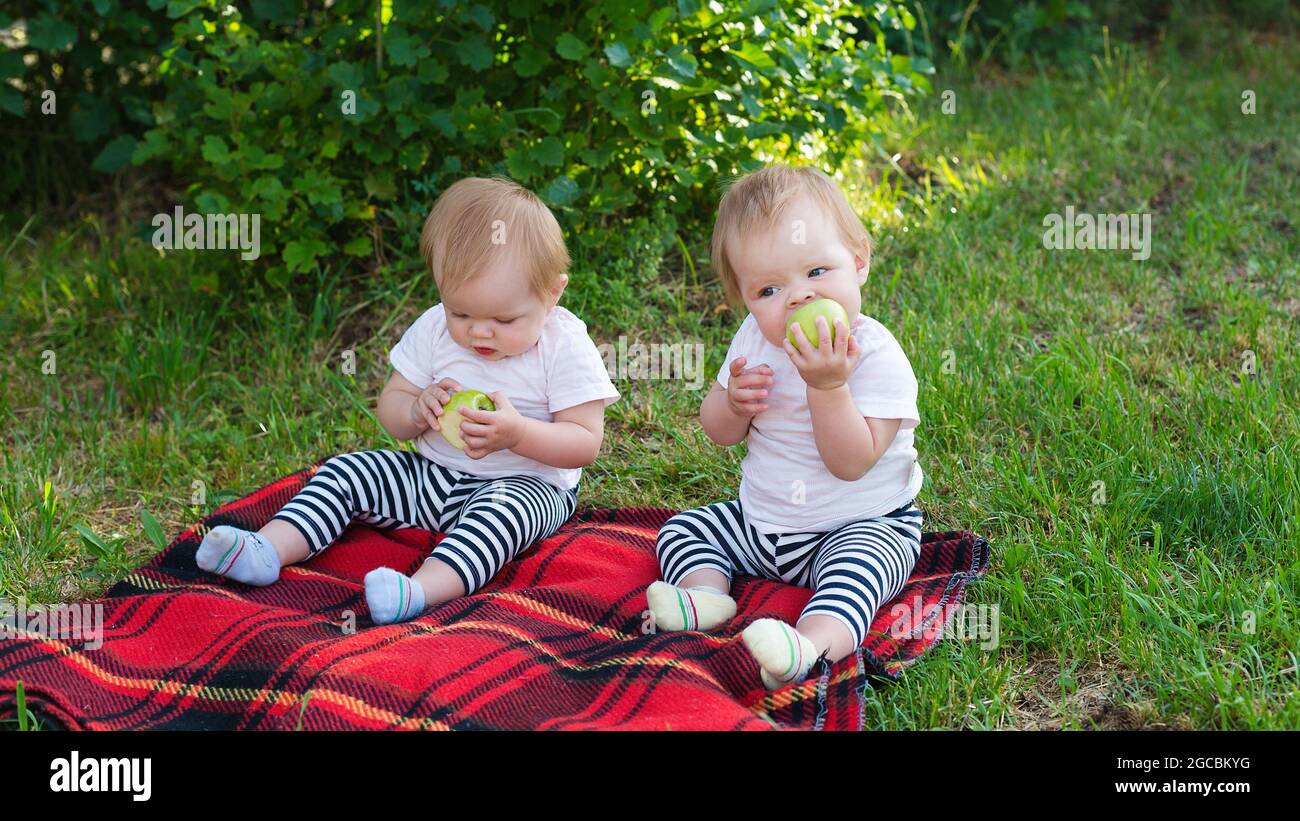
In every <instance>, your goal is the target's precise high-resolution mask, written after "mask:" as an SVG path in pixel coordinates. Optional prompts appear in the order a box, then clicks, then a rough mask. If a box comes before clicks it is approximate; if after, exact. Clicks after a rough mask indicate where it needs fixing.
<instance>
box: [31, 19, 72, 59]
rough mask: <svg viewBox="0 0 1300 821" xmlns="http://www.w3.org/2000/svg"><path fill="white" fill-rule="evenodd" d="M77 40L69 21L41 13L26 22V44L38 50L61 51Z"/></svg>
mask: <svg viewBox="0 0 1300 821" xmlns="http://www.w3.org/2000/svg"><path fill="white" fill-rule="evenodd" d="M75 42H77V30H76V29H75V28H73V27H72V24H71V23H68V22H66V21H64V20H60V19H59V18H57V17H55V16H54V15H52V14H42V15H41V16H39V17H37V18H35V19H33V20H32V21H31V22H30V23H28V24H27V44H28V45H30V46H31V47H32V48H34V49H36V50H38V51H61V50H63V49H65V48H67V47H68V46H70V45H72V44H73V43H75Z"/></svg>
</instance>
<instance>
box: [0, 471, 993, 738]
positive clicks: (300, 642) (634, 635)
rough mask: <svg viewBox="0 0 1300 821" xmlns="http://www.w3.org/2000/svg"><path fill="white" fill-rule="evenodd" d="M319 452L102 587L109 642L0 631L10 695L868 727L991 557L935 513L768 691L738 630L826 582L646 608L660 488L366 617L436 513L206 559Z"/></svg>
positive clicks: (73, 707)
mask: <svg viewBox="0 0 1300 821" xmlns="http://www.w3.org/2000/svg"><path fill="white" fill-rule="evenodd" d="M324 462H325V460H324V459H322V460H320V462H317V463H316V464H315V465H312V466H311V467H308V468H304V469H303V470H300V471H297V472H295V473H292V474H290V475H288V476H285V477H283V478H281V479H280V480H278V481H276V482H274V483H272V484H270V485H268V486H266V487H264V488H262V489H261V490H259V491H257V492H255V493H253V494H251V495H249V496H247V497H245V498H243V499H240V500H237V501H234V502H231V503H229V504H227V505H225V506H223V507H221V508H220V509H218V510H216V511H215V512H213V513H212V514H211V515H209V516H208V517H206V518H205V519H204V520H203V521H202V522H201V523H200V524H198V525H196V526H195V527H193V528H190V529H189V530H187V531H185V533H183V534H181V536H180V537H179V538H177V539H176V540H175V541H174V542H172V543H171V545H170V546H168V548H167V549H166V550H164V551H163V552H162V553H159V554H158V555H157V556H156V557H154V559H153V560H152V561H150V562H149V563H148V564H146V565H144V566H143V567H140V568H139V569H138V570H136V571H135V572H133V573H132V574H131V575H130V576H128V577H127V578H126V579H124V580H123V581H122V582H120V583H118V584H116V585H114V586H113V587H112V588H111V589H110V590H109V591H108V592H107V593H106V594H105V596H104V598H102V599H98V600H95V601H93V602H90V604H91V605H92V606H93V605H94V604H97V603H98V604H102V605H103V613H104V620H103V633H102V639H103V644H102V646H101V647H99V648H96V649H87V648H85V647H84V646H83V644H82V642H80V641H77V642H65V641H61V640H59V639H57V638H46V637H43V636H36V635H32V634H27V635H20V636H18V637H16V638H11V639H8V640H4V641H0V717H3V718H12V717H14V715H15V714H16V711H17V707H16V703H17V700H16V692H15V687H16V682H17V681H18V680H20V679H21V680H22V681H23V684H24V688H25V690H26V695H27V705H28V709H29V710H30V711H32V712H33V713H36V714H38V715H41V716H42V717H49V718H52V719H53V720H54V721H55V722H57V723H58V724H60V725H62V726H64V727H66V728H68V729H78V730H80V729H90V730H101V729H110V730H116V729H203V730H214V729H222V730H292V729H296V728H298V727H301V728H302V729H327V730H336V729H456V730H465V729H693V730H694V729H723V730H741V729H772V728H790V729H817V730H822V729H827V730H834V729H859V730H860V729H864V726H863V725H864V716H865V712H864V707H863V703H864V701H863V699H864V694H865V690H866V687H867V686H869V685H870V684H871V683H873V681H882V682H887V681H890V680H894V679H897V678H898V676H899V674H900V673H901V672H902V670H903V669H904V668H905V667H907V666H908V665H909V664H911V663H913V662H915V661H916V660H917V659H918V658H919V657H920V656H921V655H922V654H923V653H924V652H925V650H926V649H927V648H928V647H930V646H932V645H933V644H934V642H935V641H937V640H938V639H939V638H941V631H942V625H944V624H945V623H947V622H948V620H949V619H950V618H951V616H952V615H953V613H954V612H955V609H956V607H957V606H958V605H959V604H960V603H961V600H962V597H963V594H964V591H965V587H966V585H967V584H969V583H970V582H972V581H974V580H976V579H978V578H979V577H980V576H982V575H983V574H984V572H985V570H986V569H987V565H988V559H989V556H988V546H987V544H986V543H985V541H984V540H983V539H980V538H978V537H976V536H975V535H974V534H971V533H965V532H949V533H926V534H925V535H924V537H923V539H922V545H921V557H920V559H919V560H918V562H917V564H916V567H915V569H914V570H913V572H912V576H911V578H910V579H909V581H908V584H907V586H906V587H905V588H904V589H903V592H902V593H901V594H900V596H899V597H897V598H895V599H894V600H893V601H892V602H889V603H886V604H885V605H883V606H882V607H881V608H880V610H879V612H878V613H877V616H876V620H875V622H874V623H873V625H872V631H873V635H871V636H869V637H868V639H867V641H866V642H864V644H863V647H862V648H860V649H859V650H858V651H857V652H856V653H855V654H854V655H851V656H849V657H848V658H846V659H843V660H841V661H840V662H838V663H836V664H834V665H828V664H826V663H825V662H819V663H818V666H816V667H814V669H813V671H812V672H811V673H810V674H809V677H808V678H807V679H806V680H805V681H803V682H800V683H797V684H790V685H787V686H786V687H783V688H782V689H780V690H776V691H773V692H769V691H767V690H765V689H764V688H763V685H762V683H761V682H760V680H759V675H758V666H757V664H756V663H755V662H754V660H753V658H752V657H751V656H750V655H749V652H748V651H747V650H746V649H745V647H744V644H743V642H742V641H741V639H740V633H741V631H742V630H743V629H744V628H745V627H746V626H747V625H749V624H750V623H751V622H753V621H754V620H755V619H757V618H762V617H776V618H782V619H785V620H786V621H788V622H791V623H793V621H794V620H795V619H796V618H797V617H798V615H799V612H800V611H801V610H802V608H803V606H804V604H805V603H806V602H807V600H808V599H809V598H810V597H811V595H812V591H811V590H808V589H804V588H797V587H792V586H790V585H785V584H780V583H778V582H771V581H767V580H765V579H758V578H755V577H752V576H744V575H738V576H737V577H736V582H735V584H734V585H733V589H732V596H733V597H734V598H735V599H736V602H737V616H736V618H734V619H732V620H731V621H730V622H728V623H726V624H724V625H722V626H720V627H719V628H717V629H716V630H714V631H711V632H710V633H699V632H668V633H654V632H653V631H651V630H648V629H646V625H647V623H648V618H647V617H646V616H643V614H644V613H646V600H645V589H646V587H647V586H648V585H649V584H650V583H651V582H652V581H655V580H656V579H658V578H659V567H658V564H657V562H656V560H655V550H654V542H655V535H656V533H657V532H658V529H659V527H660V525H662V524H663V523H664V522H665V521H666V520H667V519H668V517H669V516H671V515H672V514H674V513H675V512H676V511H674V510H668V509H665V508H652V507H640V508H624V509H619V510H588V511H581V512H579V513H578V514H577V515H576V516H574V517H573V518H572V519H571V520H570V521H569V522H567V523H566V524H565V525H564V526H563V527H562V528H561V529H560V530H559V531H558V532H557V533H556V534H555V535H553V536H552V537H551V538H549V539H547V540H545V541H543V542H541V543H539V544H536V545H533V546H532V547H530V548H529V549H528V550H526V551H525V552H524V553H522V554H521V555H520V557H519V558H517V559H516V560H515V561H513V562H511V563H510V564H508V565H507V566H506V567H505V569H503V570H502V571H501V573H500V574H498V576H497V577H496V578H494V579H493V580H492V581H491V582H490V583H489V584H488V585H487V586H485V587H484V588H482V589H481V590H480V591H478V592H477V593H476V594H475V595H472V596H467V597H464V598H461V599H458V600H455V601H452V602H449V603H447V604H444V605H442V606H441V607H438V608H435V609H434V610H430V611H426V612H425V614H424V615H422V616H420V617H418V618H416V619H415V620H413V621H410V622H405V623H401V624H394V625H386V626H375V625H374V624H373V623H372V622H371V621H370V617H369V613H368V611H367V609H366V602H365V595H364V587H363V584H362V578H363V577H364V575H365V573H366V572H367V571H369V570H371V569H372V568H375V567H378V566H380V565H388V566H389V567H394V568H397V569H399V570H402V571H403V572H406V573H411V572H414V571H415V569H417V568H418V567H419V566H420V564H421V563H422V562H423V560H424V558H425V556H426V555H427V554H428V552H429V550H430V548H431V547H432V546H433V545H434V544H436V543H437V541H438V540H439V539H440V538H441V537H442V534H435V533H430V532H429V531H427V530H422V529H418V528H404V529H397V530H385V531H381V530H376V529H374V528H371V527H368V526H364V525H358V524H353V525H351V526H349V528H348V529H347V530H346V531H345V532H344V534H343V536H342V537H341V538H340V540H339V541H338V542H336V543H335V544H334V545H332V546H331V547H330V548H329V549H328V550H326V551H325V552H324V553H322V554H320V555H319V556H317V557H316V558H314V559H312V560H311V561H309V562H308V563H307V564H305V565H294V566H290V567H286V568H284V569H283V570H282V571H281V576H280V580H279V581H277V582H276V583H275V584H273V585H270V586H269V587H262V588H257V587H248V586H245V585H242V584H239V583H238V582H234V581H231V580H229V579H225V578H222V577H217V576H213V575H212V574H209V573H206V572H204V571H202V570H200V569H198V567H197V566H196V565H195V564H194V553H195V551H196V550H197V548H198V545H199V543H200V541H201V540H202V535H203V534H204V533H206V532H207V530H208V529H209V528H212V527H215V526H217V525H221V524H230V525H235V526H237V527H242V528H246V529H251V530H256V529H257V528H259V527H261V526H262V525H263V524H265V523H266V522H267V521H268V520H269V519H270V518H271V516H272V515H273V514H274V513H275V512H276V511H278V510H279V509H280V507H281V506H282V505H283V504H284V503H285V502H287V501H288V500H289V499H290V498H292V497H293V495H294V494H295V493H297V491H298V490H299V489H300V488H301V487H302V486H303V485H305V484H306V483H307V481H308V479H310V478H311V476H312V475H313V474H314V473H315V472H316V470H318V469H319V468H320V466H321V465H322V464H323V463H324ZM918 596H919V597H920V598H919V601H920V603H921V609H920V610H919V611H917V615H918V618H917V619H916V629H915V630H912V631H911V634H910V635H902V634H897V635H896V636H895V635H891V632H893V633H897V631H891V629H890V628H891V624H894V623H895V622H897V623H899V624H900V626H907V627H910V626H911V625H912V621H911V618H912V617H911V615H910V611H909V615H908V616H897V615H895V614H894V612H893V611H894V610H895V609H896V608H895V605H897V604H898V603H899V602H900V601H903V602H912V601H914V597H918ZM348 611H351V613H352V614H354V618H353V619H352V621H351V622H349V618H348ZM350 623H351V624H355V631H354V632H349V630H348V628H349V625H350ZM877 632H879V633H880V635H876V634H875V633H877ZM904 632H907V631H904ZM304 695H305V696H306V699H304ZM304 702H305V703H304Z"/></svg>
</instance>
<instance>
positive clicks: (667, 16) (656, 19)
mask: <svg viewBox="0 0 1300 821" xmlns="http://www.w3.org/2000/svg"><path fill="white" fill-rule="evenodd" d="M672 16H673V8H672V6H664V7H663V8H661V9H659V10H658V11H656V12H655V13H654V14H652V15H650V31H652V32H653V33H655V34H658V33H659V30H660V29H662V28H663V27H664V23H667V22H668V21H669V20H671V19H672Z"/></svg>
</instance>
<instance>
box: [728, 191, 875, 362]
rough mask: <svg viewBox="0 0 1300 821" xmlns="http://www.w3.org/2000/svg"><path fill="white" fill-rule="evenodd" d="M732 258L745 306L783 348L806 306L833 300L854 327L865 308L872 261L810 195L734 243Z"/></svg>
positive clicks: (730, 248) (767, 336) (730, 243)
mask: <svg viewBox="0 0 1300 821" xmlns="http://www.w3.org/2000/svg"><path fill="white" fill-rule="evenodd" d="M727 257H728V259H730V260H731V263H732V266H733V267H734V268H735V270H736V280H737V283H738V285H739V286H740V295H741V297H742V298H743V299H744V300H745V307H746V308H748V309H749V312H750V313H751V314H753V315H754V319H755V320H756V321H757V322H758V328H759V330H760V331H761V332H762V333H763V338H764V339H766V340H767V341H768V342H771V343H772V344H773V345H775V346H777V347H778V348H779V347H781V340H782V339H783V338H784V337H785V328H786V324H787V323H788V322H789V321H790V315H791V314H793V313H794V312H795V310H796V309H797V308H799V306H801V305H803V304H804V303H805V302H811V301H812V300H814V299H822V298H825V299H833V300H835V301H836V302H838V303H839V304H840V305H842V306H843V307H844V310H845V311H846V312H848V315H849V322H850V324H852V322H853V319H854V318H855V317H857V315H858V312H859V311H860V310H861V309H862V292H861V290H860V289H861V288H862V284H863V283H864V282H866V281H867V263H866V260H865V259H864V258H863V257H862V256H861V255H859V254H855V253H854V252H853V251H852V250H850V249H849V248H847V247H845V245H844V243H843V241H842V240H841V239H840V235H839V232H838V231H837V230H836V229H835V224H834V223H833V222H832V221H831V219H830V218H829V217H828V216H827V215H825V214H824V213H823V212H822V209H821V208H820V207H819V206H818V205H817V203H816V201H814V200H813V199H811V198H810V197H808V196H807V195H805V196H803V197H800V198H799V199H798V200H796V201H795V202H793V203H791V204H790V205H789V206H788V207H787V208H786V211H785V213H784V214H782V215H781V216H780V217H779V218H778V219H777V221H776V224H775V225H773V227H772V228H770V229H767V230H760V231H753V232H750V233H748V234H745V235H742V236H739V237H732V238H731V239H729V240H728V241H727ZM752 364H755V365H757V364H759V363H757V362H755V363H752Z"/></svg>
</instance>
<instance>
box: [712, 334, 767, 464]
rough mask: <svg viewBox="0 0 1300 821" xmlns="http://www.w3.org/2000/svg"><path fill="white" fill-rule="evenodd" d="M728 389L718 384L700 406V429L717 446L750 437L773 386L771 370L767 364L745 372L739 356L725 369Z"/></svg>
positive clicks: (765, 406)
mask: <svg viewBox="0 0 1300 821" xmlns="http://www.w3.org/2000/svg"><path fill="white" fill-rule="evenodd" d="M728 370H729V371H730V376H729V378H728V380H727V382H728V387H727V388H726V389H723V387H722V386H721V385H719V384H718V383H717V382H714V383H713V390H711V391H709V395H708V396H706V397H704V403H703V404H701V405H700V427H702V428H704V432H705V433H706V434H708V437H709V438H710V439H712V440H713V441H714V442H717V443H718V444H719V445H722V446H724V447H728V446H731V445H735V444H737V443H739V442H740V441H741V440H743V439H744V438H745V436H747V435H748V434H749V423H750V420H751V419H753V418H754V414H756V413H760V412H762V411H764V410H766V409H767V388H768V387H769V386H770V385H771V384H772V368H771V367H770V366H768V365H766V364H763V365H759V366H758V367H756V368H748V369H747V368H745V357H743V356H738V357H736V358H735V359H733V360H731V363H730V364H729V365H728Z"/></svg>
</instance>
